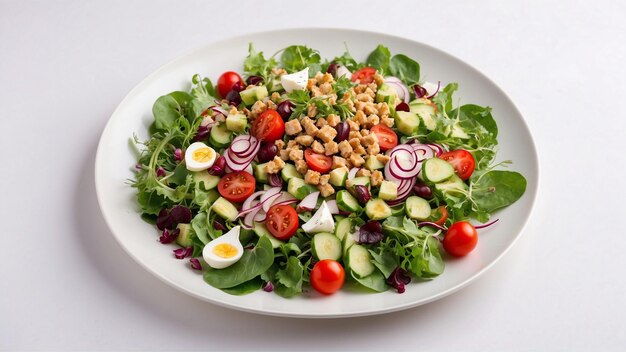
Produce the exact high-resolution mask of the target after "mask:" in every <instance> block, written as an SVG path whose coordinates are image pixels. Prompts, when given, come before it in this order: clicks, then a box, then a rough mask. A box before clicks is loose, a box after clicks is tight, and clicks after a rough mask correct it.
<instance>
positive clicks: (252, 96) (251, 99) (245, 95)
mask: <svg viewBox="0 0 626 352" xmlns="http://www.w3.org/2000/svg"><path fill="white" fill-rule="evenodd" d="M268 95H269V94H268V92H267V88H265V86H256V87H252V88H250V89H246V90H242V91H241V92H239V96H241V101H243V103H244V104H246V105H252V104H254V103H256V102H257V100H263V99H265V98H267V96H268Z"/></svg>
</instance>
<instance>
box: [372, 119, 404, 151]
mask: <svg viewBox="0 0 626 352" xmlns="http://www.w3.org/2000/svg"><path fill="white" fill-rule="evenodd" d="M370 132H373V133H374V134H375V135H376V138H377V139H378V145H379V146H380V150H381V151H383V152H384V151H387V150H389V149H391V148H393V147H395V146H397V145H398V135H397V134H396V133H395V132H394V131H393V130H392V129H391V128H389V127H387V126H385V125H376V126H374V127H372V128H371V129H370Z"/></svg>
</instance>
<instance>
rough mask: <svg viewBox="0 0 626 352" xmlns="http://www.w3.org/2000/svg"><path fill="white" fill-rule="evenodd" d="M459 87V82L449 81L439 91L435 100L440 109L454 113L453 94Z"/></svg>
mask: <svg viewBox="0 0 626 352" xmlns="http://www.w3.org/2000/svg"><path fill="white" fill-rule="evenodd" d="M458 89H459V84H458V83H448V84H447V85H446V86H445V87H444V88H443V89H440V90H439V92H437V95H435V96H434V97H433V102H434V103H435V104H437V108H438V109H439V111H444V112H446V113H447V114H449V115H452V114H451V113H450V112H451V111H452V106H453V101H452V95H453V94H454V92H456V91H457V90H458Z"/></svg>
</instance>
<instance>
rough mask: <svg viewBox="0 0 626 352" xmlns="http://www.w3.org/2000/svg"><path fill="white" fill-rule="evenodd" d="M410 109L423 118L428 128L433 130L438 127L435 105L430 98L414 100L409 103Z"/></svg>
mask: <svg viewBox="0 0 626 352" xmlns="http://www.w3.org/2000/svg"><path fill="white" fill-rule="evenodd" d="M409 109H410V110H411V112H412V113H414V114H417V116H419V117H420V119H422V122H423V123H424V126H426V129H427V130H429V131H433V130H435V129H436V128H437V121H436V120H435V115H436V114H435V107H434V106H433V105H432V103H430V102H428V100H420V99H418V100H414V101H412V102H411V103H410V104H409Z"/></svg>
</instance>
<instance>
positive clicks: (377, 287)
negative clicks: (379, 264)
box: [350, 270, 389, 292]
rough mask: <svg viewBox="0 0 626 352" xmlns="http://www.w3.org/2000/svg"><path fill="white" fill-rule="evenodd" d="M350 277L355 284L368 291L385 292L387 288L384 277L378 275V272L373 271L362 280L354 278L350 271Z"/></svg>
mask: <svg viewBox="0 0 626 352" xmlns="http://www.w3.org/2000/svg"><path fill="white" fill-rule="evenodd" d="M350 275H351V276H352V278H353V279H354V280H355V281H356V282H358V283H359V284H361V285H363V286H365V287H367V288H369V289H370V290H374V291H376V292H385V291H387V289H388V288H389V286H387V283H386V282H385V277H384V276H383V274H381V273H380V271H377V270H375V271H374V272H373V273H371V274H369V275H368V276H366V277H363V278H360V277H358V276H356V275H355V274H354V273H353V272H352V271H350Z"/></svg>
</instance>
